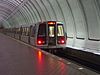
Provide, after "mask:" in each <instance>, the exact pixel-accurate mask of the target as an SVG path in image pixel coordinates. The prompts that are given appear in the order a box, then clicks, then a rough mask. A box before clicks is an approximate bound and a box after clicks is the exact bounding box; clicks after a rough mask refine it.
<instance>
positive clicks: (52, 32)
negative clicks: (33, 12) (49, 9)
mask: <svg viewBox="0 0 100 75" xmlns="http://www.w3.org/2000/svg"><path fill="white" fill-rule="evenodd" d="M49 37H54V26H49Z"/></svg>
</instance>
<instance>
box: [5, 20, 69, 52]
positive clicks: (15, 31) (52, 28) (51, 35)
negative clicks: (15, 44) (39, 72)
mask: <svg viewBox="0 0 100 75" xmlns="http://www.w3.org/2000/svg"><path fill="white" fill-rule="evenodd" d="M5 33H6V34H7V35H9V36H11V37H13V38H16V39H19V40H21V41H23V42H25V43H28V44H30V45H33V46H35V47H38V48H41V49H51V50H54V49H56V50H57V49H61V48H66V40H67V35H66V33H65V31H64V26H63V23H62V22H59V21H45V22H38V23H35V24H33V25H30V26H24V25H22V26H21V27H17V28H7V29H5Z"/></svg>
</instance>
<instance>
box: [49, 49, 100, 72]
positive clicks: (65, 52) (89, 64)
mask: <svg viewBox="0 0 100 75" xmlns="http://www.w3.org/2000/svg"><path fill="white" fill-rule="evenodd" d="M68 50H70V48H66V49H64V50H59V51H56V52H52V53H53V54H54V55H57V56H59V57H61V58H63V59H66V60H70V61H72V62H74V63H76V64H80V65H82V66H84V67H86V68H89V69H91V70H93V71H95V72H98V73H100V64H97V62H96V61H95V62H94V60H92V61H93V62H92V61H90V59H86V60H85V58H86V57H87V56H84V58H81V56H82V55H81V54H77V55H76V56H75V55H72V54H73V53H70V52H68ZM48 52H49V51H48ZM50 52H51V51H50ZM68 53H69V54H68ZM80 55H81V56H80ZM87 55H88V54H87ZM93 59H94V58H93ZM95 59H96V58H95ZM87 60H88V61H87Z"/></svg>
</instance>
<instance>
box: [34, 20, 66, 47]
mask: <svg viewBox="0 0 100 75" xmlns="http://www.w3.org/2000/svg"><path fill="white" fill-rule="evenodd" d="M36 40H37V41H36V42H37V43H36V46H37V47H39V48H42V49H58V48H59V49H60V48H65V47H66V36H65V32H64V27H63V23H61V22H56V21H47V22H43V23H40V24H39V26H38V31H37V39H36Z"/></svg>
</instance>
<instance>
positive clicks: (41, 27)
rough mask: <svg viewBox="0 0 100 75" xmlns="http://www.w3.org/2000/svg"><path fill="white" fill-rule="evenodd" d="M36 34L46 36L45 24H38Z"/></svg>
mask: <svg viewBox="0 0 100 75" xmlns="http://www.w3.org/2000/svg"><path fill="white" fill-rule="evenodd" d="M38 36H46V24H40V25H39V29H38Z"/></svg>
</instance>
